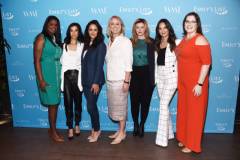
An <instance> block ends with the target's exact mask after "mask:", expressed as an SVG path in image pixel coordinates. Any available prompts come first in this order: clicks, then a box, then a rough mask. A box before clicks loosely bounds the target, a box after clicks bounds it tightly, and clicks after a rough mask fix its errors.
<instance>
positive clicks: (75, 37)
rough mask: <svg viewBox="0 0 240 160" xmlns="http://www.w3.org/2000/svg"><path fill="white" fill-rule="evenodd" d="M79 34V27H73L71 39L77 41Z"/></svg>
mask: <svg viewBox="0 0 240 160" xmlns="http://www.w3.org/2000/svg"><path fill="white" fill-rule="evenodd" d="M78 34H79V30H78V27H77V26H72V27H71V28H70V36H71V39H74V40H76V39H77V38H78Z"/></svg>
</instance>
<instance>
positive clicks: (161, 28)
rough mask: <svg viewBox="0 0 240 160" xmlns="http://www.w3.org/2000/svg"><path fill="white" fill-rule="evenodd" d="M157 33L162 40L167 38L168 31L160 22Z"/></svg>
mask: <svg viewBox="0 0 240 160" xmlns="http://www.w3.org/2000/svg"><path fill="white" fill-rule="evenodd" d="M158 33H159V35H160V36H161V37H162V38H168V37H169V30H168V28H167V26H166V24H165V23H164V22H161V23H160V24H159V26H158Z"/></svg>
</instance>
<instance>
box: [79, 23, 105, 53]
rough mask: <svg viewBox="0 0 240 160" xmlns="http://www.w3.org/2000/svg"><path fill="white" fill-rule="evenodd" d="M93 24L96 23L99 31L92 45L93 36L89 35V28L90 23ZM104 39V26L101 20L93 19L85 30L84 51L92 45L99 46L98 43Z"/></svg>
mask: <svg viewBox="0 0 240 160" xmlns="http://www.w3.org/2000/svg"><path fill="white" fill-rule="evenodd" d="M92 24H94V25H95V26H96V27H97V29H98V33H97V37H96V38H95V39H94V40H93V43H92V45H91V46H90V41H91V37H90V36H89V33H88V30H89V27H90V25H92ZM103 41H104V35H103V33H102V26H101V25H100V24H99V22H98V21H97V20H92V21H90V22H88V24H87V26H86V29H85V32H84V48H83V51H85V50H87V49H88V48H90V47H94V48H96V47H97V46H98V44H100V43H102V42H103Z"/></svg>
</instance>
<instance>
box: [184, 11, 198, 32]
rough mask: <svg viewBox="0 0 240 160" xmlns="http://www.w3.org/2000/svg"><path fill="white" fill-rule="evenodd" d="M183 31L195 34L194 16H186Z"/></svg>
mask: <svg viewBox="0 0 240 160" xmlns="http://www.w3.org/2000/svg"><path fill="white" fill-rule="evenodd" d="M184 29H185V31H186V32H187V33H188V34H192V33H196V32H197V21H196V18H195V16H193V15H189V16H187V18H186V20H185V22H184Z"/></svg>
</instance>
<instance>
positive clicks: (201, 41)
mask: <svg viewBox="0 0 240 160" xmlns="http://www.w3.org/2000/svg"><path fill="white" fill-rule="evenodd" d="M195 44H196V45H208V44H209V43H208V40H207V39H206V38H205V37H204V36H202V35H201V36H198V37H197V39H196V41H195Z"/></svg>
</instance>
